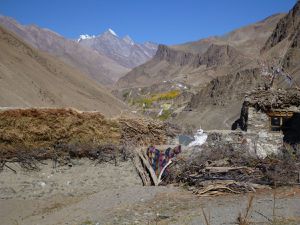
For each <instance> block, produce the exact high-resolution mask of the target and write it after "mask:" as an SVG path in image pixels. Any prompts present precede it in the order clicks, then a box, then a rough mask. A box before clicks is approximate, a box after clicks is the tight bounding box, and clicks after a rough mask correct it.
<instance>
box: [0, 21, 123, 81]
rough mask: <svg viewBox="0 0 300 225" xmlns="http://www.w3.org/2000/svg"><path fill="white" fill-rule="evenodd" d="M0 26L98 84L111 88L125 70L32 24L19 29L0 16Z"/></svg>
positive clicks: (103, 57) (16, 24)
mask: <svg viewBox="0 0 300 225" xmlns="http://www.w3.org/2000/svg"><path fill="white" fill-rule="evenodd" d="M0 24H1V25H3V26H4V27H5V28H7V29H8V30H10V31H12V32H14V33H15V34H16V35H18V36H19V37H20V38H22V40H24V41H25V42H26V43H28V44H30V45H31V46H33V47H35V48H38V49H39V50H42V51H45V52H47V53H50V54H51V55H54V56H56V57H58V58H59V59H61V60H62V61H64V62H65V63H67V64H69V65H71V66H73V67H75V68H76V69H77V70H80V71H81V72H83V73H84V74H86V75H88V76H89V77H90V78H92V79H94V80H96V81H98V82H100V83H101V84H104V85H111V84H113V83H114V82H115V81H116V80H117V79H119V78H120V77H121V76H123V75H124V74H126V73H127V72H128V71H129V69H128V68H126V67H124V66H121V65H120V64H118V63H117V62H115V61H114V60H112V59H110V58H108V57H107V56H105V55H104V54H101V53H99V52H96V51H94V50H92V49H89V48H87V47H84V46H82V45H80V44H79V43H77V42H75V41H72V40H67V39H65V38H64V37H62V36H61V35H59V34H57V33H55V32H53V31H51V30H48V29H42V28H40V27H37V26H35V25H28V26H23V25H21V24H18V23H17V22H16V21H15V20H13V19H12V18H9V17H5V16H0Z"/></svg>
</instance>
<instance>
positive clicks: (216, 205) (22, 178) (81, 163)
mask: <svg viewBox="0 0 300 225" xmlns="http://www.w3.org/2000/svg"><path fill="white" fill-rule="evenodd" d="M45 163H46V165H41V170H40V171H37V172H26V171H23V170H22V169H21V168H19V166H18V165H17V164H9V166H10V167H12V168H13V169H15V170H16V171H17V173H16V174H15V173H13V172H12V170H10V169H8V168H5V169H4V170H3V171H2V172H1V173H0V198H1V199H0V218H1V220H0V224H1V225H2V224H3V225H10V224H12V225H13V224H20V225H21V224H22V225H23V224H24V225H27V224H28V225H35V224H39V225H41V224H43V225H44V224H45V225H46V224H47V225H48V224H53V225H54V224H72V225H73V224H75V225H77V224H78V225H81V224H98V225H100V224H101V225H102V224H205V223H204V217H203V213H202V209H204V211H205V213H206V215H207V216H208V217H210V222H211V224H216V225H217V224H233V223H235V222H236V219H237V217H238V214H239V213H240V212H241V213H244V211H245V208H246V207H247V204H248V198H249V195H226V196H222V197H211V198H208V197H202V198H198V197H196V196H195V195H193V194H192V193H191V192H189V191H186V190H185V189H184V188H181V187H174V186H167V187H162V186H161V187H143V186H142V184H141V180H140V178H139V177H138V175H137V173H136V172H135V168H134V166H133V165H132V163H131V161H127V162H120V163H119V164H118V166H115V165H114V164H110V163H106V164H105V163H104V164H95V162H94V161H90V160H87V159H81V160H75V161H73V163H72V166H68V165H66V166H62V167H57V168H53V167H52V162H51V161H45ZM274 212H275V216H276V218H277V219H280V218H282V217H284V218H288V219H290V221H291V222H290V223H289V224H300V222H299V221H300V220H299V219H300V218H299V216H300V190H299V189H298V188H296V187H294V188H281V189H277V190H276V194H275V207H274V191H263V192H260V193H256V194H255V195H254V202H253V205H252V207H251V209H250V216H249V219H250V220H252V221H256V222H263V224H268V220H272V219H273V214H274Z"/></svg>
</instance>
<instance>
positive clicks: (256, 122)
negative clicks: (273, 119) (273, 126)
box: [247, 107, 270, 133]
mask: <svg viewBox="0 0 300 225" xmlns="http://www.w3.org/2000/svg"><path fill="white" fill-rule="evenodd" d="M261 131H264V132H269V131H270V118H269V116H268V115H267V114H266V113H264V112H262V111H257V110H256V109H255V108H253V107H248V121H247V132H256V133H258V132H261Z"/></svg>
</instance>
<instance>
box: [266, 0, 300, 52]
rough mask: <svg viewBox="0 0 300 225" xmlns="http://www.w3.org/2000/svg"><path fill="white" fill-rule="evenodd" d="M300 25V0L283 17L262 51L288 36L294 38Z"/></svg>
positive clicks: (290, 38)
mask: <svg viewBox="0 0 300 225" xmlns="http://www.w3.org/2000/svg"><path fill="white" fill-rule="evenodd" d="M299 25H300V2H299V1H297V3H296V5H295V6H294V7H293V9H292V10H291V11H290V12H289V13H288V14H287V15H286V16H285V17H283V18H282V19H281V20H280V21H279V22H278V23H277V25H276V28H275V29H274V31H273V33H272V34H271V36H270V37H269V38H268V40H267V42H266V43H265V45H264V47H263V49H262V51H267V50H269V49H270V48H272V47H274V46H275V45H277V44H278V43H279V42H281V41H283V40H284V39H286V38H289V40H292V39H293V36H294V35H295V34H296V33H297V31H298V30H299V28H300V27H299Z"/></svg>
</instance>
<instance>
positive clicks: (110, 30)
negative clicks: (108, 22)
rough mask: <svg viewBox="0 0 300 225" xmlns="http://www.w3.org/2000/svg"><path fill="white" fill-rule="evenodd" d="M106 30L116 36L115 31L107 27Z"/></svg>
mask: <svg viewBox="0 0 300 225" xmlns="http://www.w3.org/2000/svg"><path fill="white" fill-rule="evenodd" d="M108 32H109V33H111V34H112V35H114V36H116V37H118V35H117V34H116V32H114V31H113V30H112V29H111V28H109V29H108Z"/></svg>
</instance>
